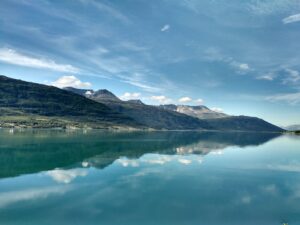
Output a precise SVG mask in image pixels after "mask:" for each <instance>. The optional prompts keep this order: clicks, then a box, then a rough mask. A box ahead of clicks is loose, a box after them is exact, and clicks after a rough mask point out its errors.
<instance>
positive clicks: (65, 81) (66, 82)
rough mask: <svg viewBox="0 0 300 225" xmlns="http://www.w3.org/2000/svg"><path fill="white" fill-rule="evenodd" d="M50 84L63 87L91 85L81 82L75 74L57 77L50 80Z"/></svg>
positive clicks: (86, 86) (87, 86) (85, 86)
mask: <svg viewBox="0 0 300 225" xmlns="http://www.w3.org/2000/svg"><path fill="white" fill-rule="evenodd" d="M51 85H53V86H56V87H59V88H63V87H74V88H89V87H91V86H92V85H91V83H89V82H82V81H81V80H79V79H78V78H77V77H75V76H62V77H60V78H58V79H57V80H56V81H54V82H52V83H51Z"/></svg>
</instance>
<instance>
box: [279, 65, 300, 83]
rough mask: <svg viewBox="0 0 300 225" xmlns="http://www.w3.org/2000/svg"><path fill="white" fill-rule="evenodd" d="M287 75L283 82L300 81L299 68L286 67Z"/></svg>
mask: <svg viewBox="0 0 300 225" xmlns="http://www.w3.org/2000/svg"><path fill="white" fill-rule="evenodd" d="M285 71H286V73H287V74H286V76H285V78H283V80H282V82H283V84H297V83H298V82H299V81H300V74H299V72H298V71H297V70H292V69H285Z"/></svg>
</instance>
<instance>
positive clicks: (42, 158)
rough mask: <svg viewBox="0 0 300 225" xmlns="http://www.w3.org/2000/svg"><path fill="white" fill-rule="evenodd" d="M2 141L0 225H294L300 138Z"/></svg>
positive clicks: (60, 135)
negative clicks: (286, 224)
mask: <svg viewBox="0 0 300 225" xmlns="http://www.w3.org/2000/svg"><path fill="white" fill-rule="evenodd" d="M0 133H1V135H0V156H1V157H0V160H1V162H0V172H1V177H2V178H1V179H0V224H5V225H20V224H21V225H22V224H30V225H40V224H43V225H48V224H49V225H50V224H59V225H68V224H85V225H93V224H106V225H119V224H120V225H121V224H122V225H123V224H130V225H140V224H145V225H154V224H155V225H156V224H162V225H182V224H187V225H198V224H208V225H220V224H222V225H241V224H243V225H253V224H263V225H273V224H282V223H288V224H292V225H293V224H300V201H299V200H300V176H299V172H300V170H299V165H300V151H299V150H300V140H299V138H298V139H297V138H290V137H288V136H281V137H278V138H277V136H278V135H277V134H255V133H226V134H224V133H212V132H210V133H203V132H149V133H142V132H133V133H118V132H117V133H116V132H110V133H107V132H106V133H105V132H94V131H87V132H85V133H83V132H78V131H77V132H63V131H40V132H37V131H32V132H28V131H27V132H19V131H16V130H15V131H14V133H10V132H9V131H6V130H5V131H0ZM271 139H272V140H271Z"/></svg>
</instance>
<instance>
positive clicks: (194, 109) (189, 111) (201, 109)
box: [160, 104, 228, 119]
mask: <svg viewBox="0 0 300 225" xmlns="http://www.w3.org/2000/svg"><path fill="white" fill-rule="evenodd" d="M160 107H162V108H164V109H167V110H171V111H175V112H179V113H183V114H186V115H189V116H192V117H196V118H198V119H216V118H224V117H228V115H226V114H225V113H220V112H216V111H213V110H211V109H209V108H208V107H206V106H204V105H199V106H189V105H173V104H170V105H160Z"/></svg>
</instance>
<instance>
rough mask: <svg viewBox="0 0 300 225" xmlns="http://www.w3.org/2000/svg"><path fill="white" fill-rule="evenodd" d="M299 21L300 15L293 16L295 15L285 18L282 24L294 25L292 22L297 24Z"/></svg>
mask: <svg viewBox="0 0 300 225" xmlns="http://www.w3.org/2000/svg"><path fill="white" fill-rule="evenodd" d="M299 21H300V14H295V15H291V16H288V17H285V18H284V19H283V20H282V22H283V23H284V24H287V23H294V22H299Z"/></svg>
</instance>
